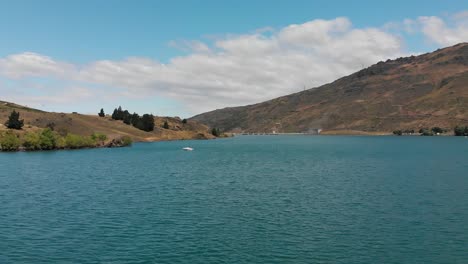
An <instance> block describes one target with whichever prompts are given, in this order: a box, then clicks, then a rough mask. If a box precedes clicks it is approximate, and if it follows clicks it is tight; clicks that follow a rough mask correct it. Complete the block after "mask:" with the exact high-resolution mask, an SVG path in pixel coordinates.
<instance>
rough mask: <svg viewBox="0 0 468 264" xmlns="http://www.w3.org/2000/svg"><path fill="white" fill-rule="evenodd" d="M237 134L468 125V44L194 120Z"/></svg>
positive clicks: (370, 68) (393, 62) (392, 61)
mask: <svg viewBox="0 0 468 264" xmlns="http://www.w3.org/2000/svg"><path fill="white" fill-rule="evenodd" d="M191 120H194V121H199V122H201V123H204V124H207V125H209V126H210V127H217V128H220V129H221V130H223V131H232V132H272V131H277V132H308V131H311V130H314V129H323V130H324V131H325V132H327V131H328V132H329V133H340V131H341V132H343V133H347V132H349V131H355V132H357V131H364V132H366V131H367V132H388V131H393V130H395V129H415V130H416V129H419V128H423V127H434V126H440V127H443V128H448V129H451V128H453V127H454V126H455V125H459V124H468V43H461V44H458V45H455V46H452V47H448V48H444V49H439V50H437V51H435V52H432V53H427V54H423V55H420V56H411V57H406V58H398V59H396V60H387V61H385V62H379V63H377V64H375V65H372V66H370V67H368V68H366V69H363V70H361V71H358V72H356V73H354V74H351V75H349V76H346V77H343V78H341V79H338V80H336V81H334V82H332V83H329V84H325V85H323V86H320V87H318V88H314V89H309V90H305V91H302V92H299V93H295V94H291V95H287V96H283V97H279V98H276V99H273V100H269V101H266V102H263V103H259V104H254V105H248V106H242V107H231V108H224V109H220V110H215V111H211V112H207V113H204V114H200V115H197V116H194V117H193V118H192V119H191Z"/></svg>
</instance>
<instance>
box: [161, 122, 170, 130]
mask: <svg viewBox="0 0 468 264" xmlns="http://www.w3.org/2000/svg"><path fill="white" fill-rule="evenodd" d="M162 127H163V128H164V129H169V124H168V123H167V121H164V124H163V126H162Z"/></svg>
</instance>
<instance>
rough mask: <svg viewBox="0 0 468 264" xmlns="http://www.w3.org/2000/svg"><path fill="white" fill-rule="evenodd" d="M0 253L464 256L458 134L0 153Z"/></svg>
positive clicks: (236, 258) (369, 259)
mask: <svg viewBox="0 0 468 264" xmlns="http://www.w3.org/2000/svg"><path fill="white" fill-rule="evenodd" d="M185 146H191V147H194V148H195V151H193V152H184V151H182V150H181V148H182V147H185ZM0 263H468V140H467V139H465V138H459V137H327V136H258V137H255V136H243V137H237V138H231V139H223V140H212V141H178V142H159V143H141V144H135V145H134V146H133V147H131V148H122V149H93V150H80V151H55V152H36V153H0Z"/></svg>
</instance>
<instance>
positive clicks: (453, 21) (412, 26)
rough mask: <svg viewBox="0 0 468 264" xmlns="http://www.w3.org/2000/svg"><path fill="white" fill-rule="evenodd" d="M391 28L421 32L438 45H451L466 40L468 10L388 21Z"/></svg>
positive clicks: (407, 31) (415, 32) (467, 39)
mask: <svg viewBox="0 0 468 264" xmlns="http://www.w3.org/2000/svg"><path fill="white" fill-rule="evenodd" d="M387 26H388V27H389V28H391V29H403V30H404V31H405V32H406V33H409V34H418V33H422V34H423V36H424V37H425V38H426V39H427V40H429V41H430V42H432V43H434V44H437V45H439V46H451V45H455V44H458V43H461V42H466V41H468V11H463V12H459V13H456V14H452V15H448V16H446V17H438V16H420V17H418V18H417V19H405V20H404V21H403V22H402V23H389V24H388V25H387Z"/></svg>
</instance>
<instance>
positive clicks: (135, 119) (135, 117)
mask: <svg viewBox="0 0 468 264" xmlns="http://www.w3.org/2000/svg"><path fill="white" fill-rule="evenodd" d="M139 121H140V115H138V114H137V113H133V115H132V125H133V126H134V127H136V128H138V122H139Z"/></svg>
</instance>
